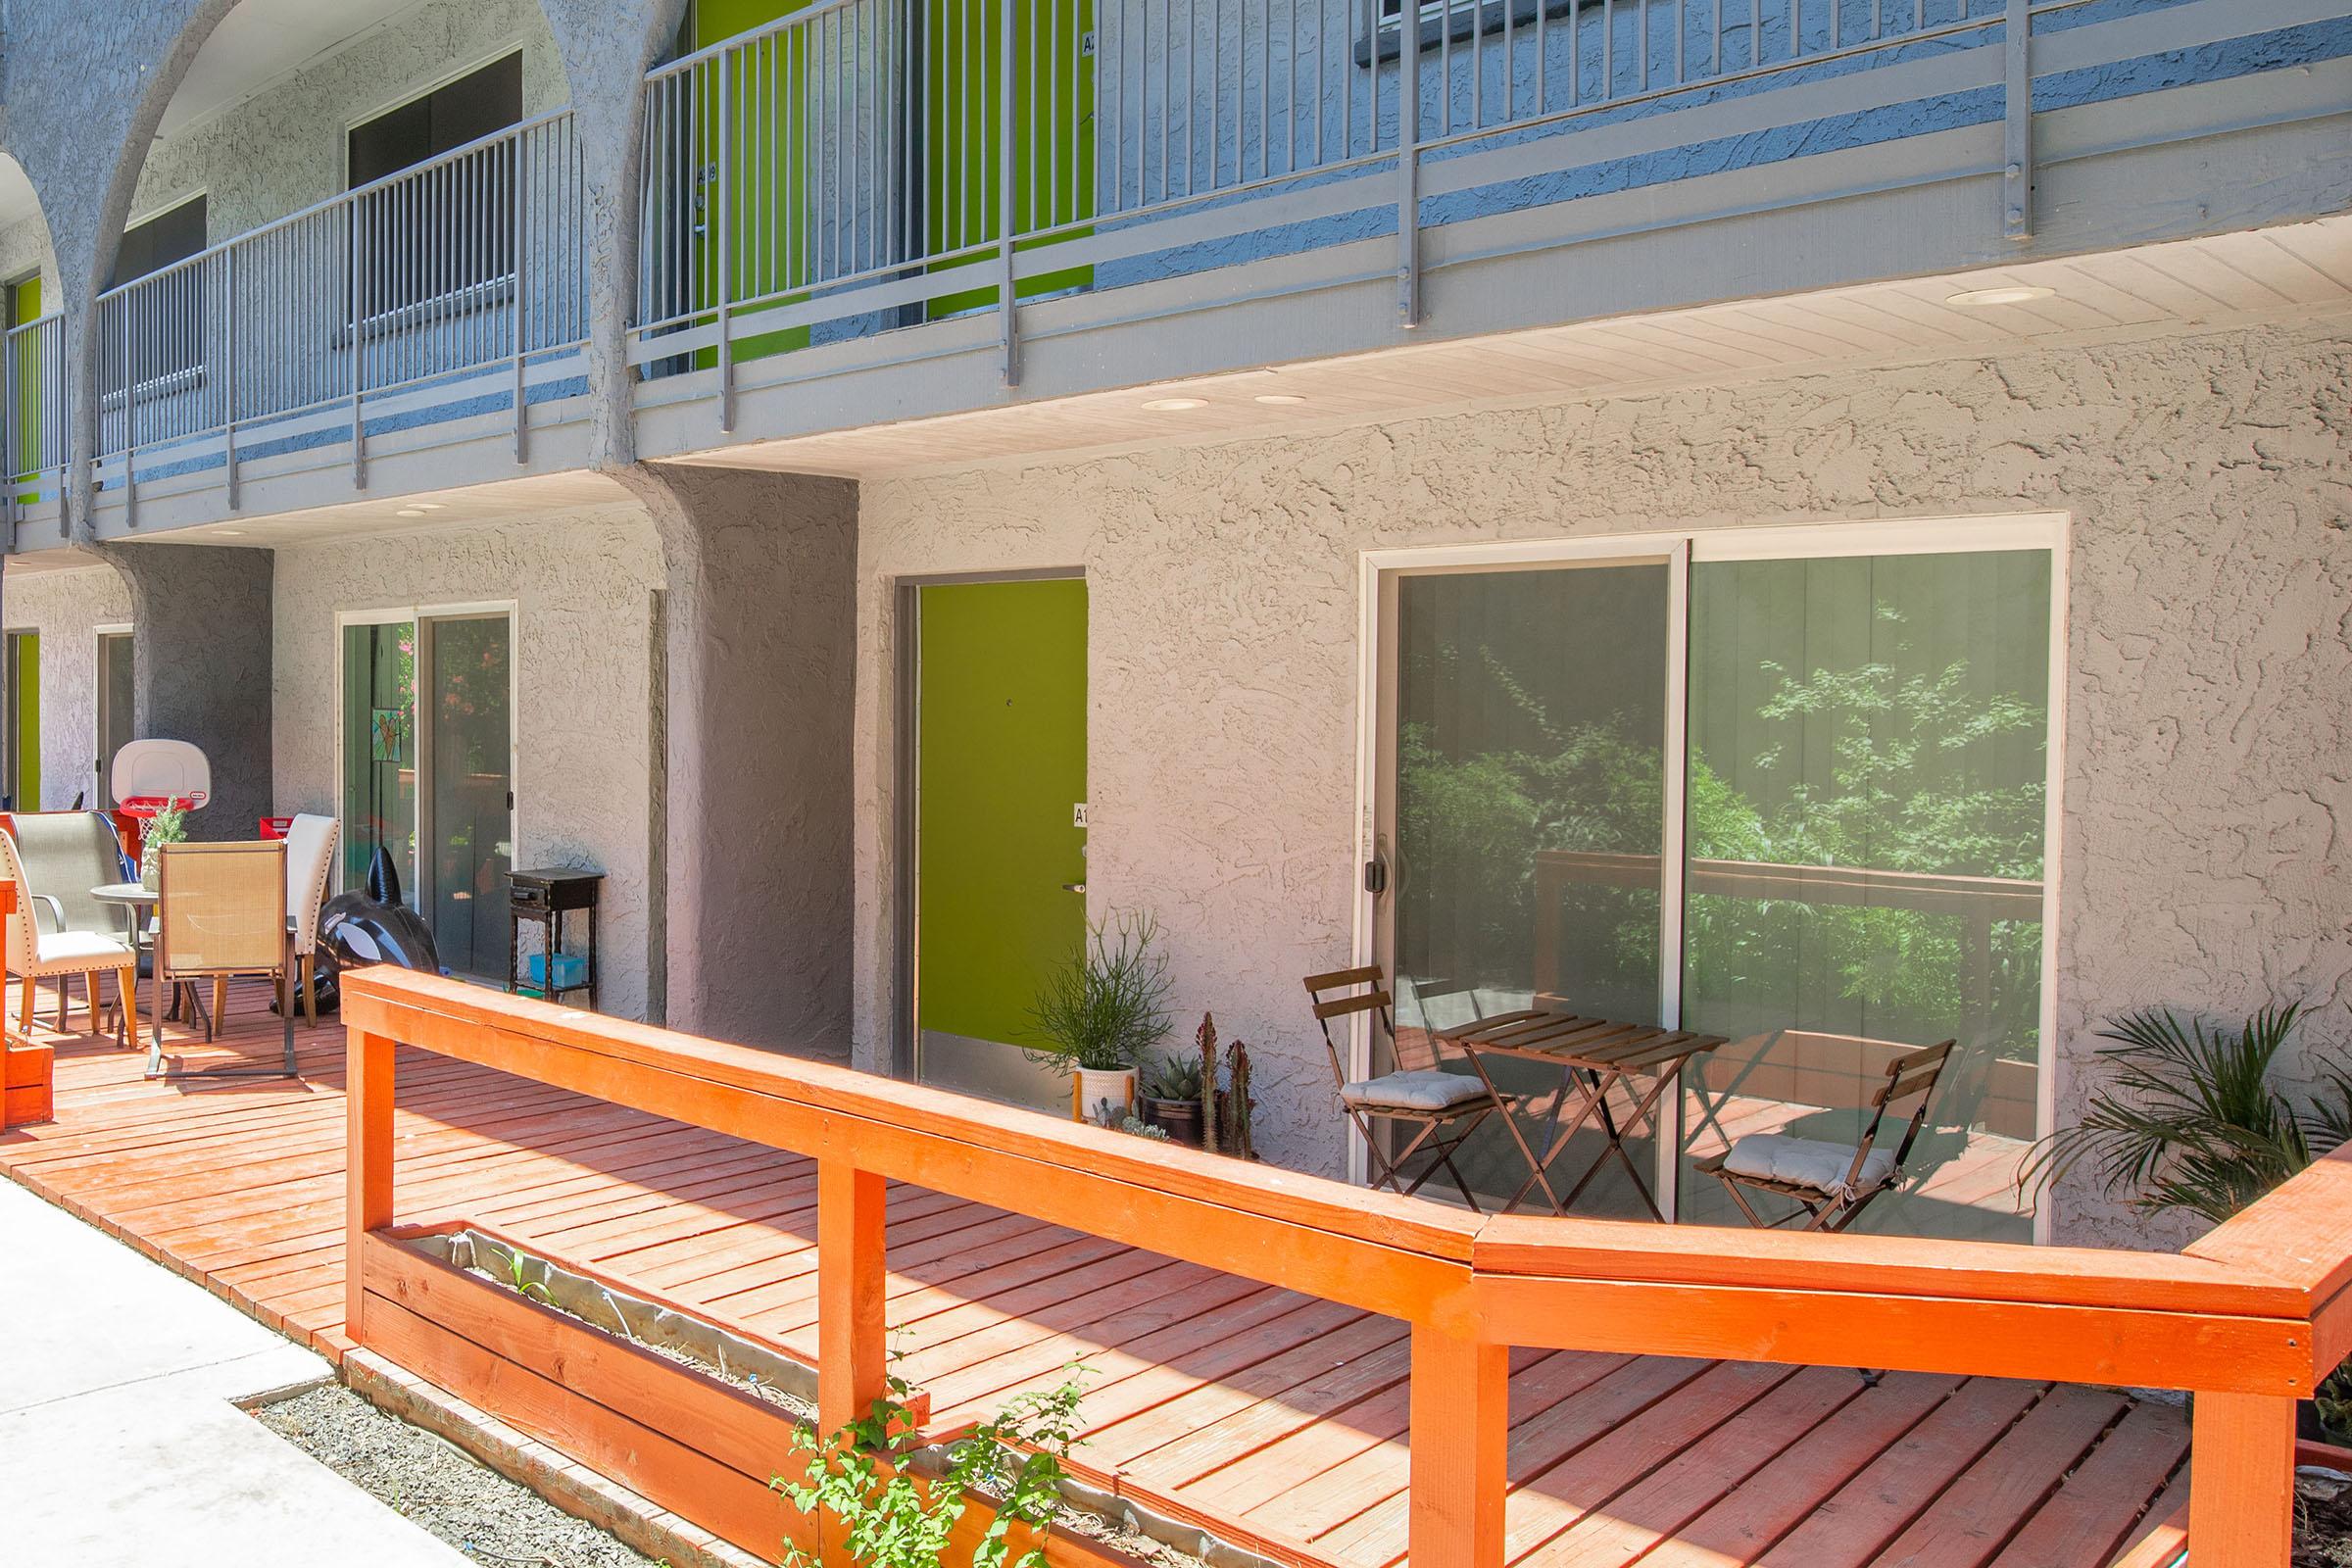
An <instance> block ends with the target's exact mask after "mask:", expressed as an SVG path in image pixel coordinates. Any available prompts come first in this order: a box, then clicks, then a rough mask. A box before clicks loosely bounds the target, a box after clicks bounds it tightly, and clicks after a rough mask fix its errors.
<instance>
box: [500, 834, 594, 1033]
mask: <svg viewBox="0 0 2352 1568" xmlns="http://www.w3.org/2000/svg"><path fill="white" fill-rule="evenodd" d="M511 880H512V882H513V883H514V888H513V891H512V892H511V893H510V894H509V895H508V898H507V989H508V990H509V991H521V990H524V989H526V982H525V981H524V979H523V976H522V923H523V922H524V921H525V920H536V921H538V922H539V928H540V932H541V935H542V937H543V939H544V940H543V943H542V946H543V948H544V950H545V952H546V955H547V958H546V964H547V969H546V979H547V984H546V986H545V988H544V989H541V990H540V992H539V994H540V995H541V996H543V997H545V998H546V999H547V1000H548V1001H550V1002H553V1001H555V1000H556V999H557V998H558V997H561V996H564V995H566V994H568V993H570V992H574V991H585V992H587V993H588V1010H589V1011H590V1012H594V1011H595V1010H596V901H597V895H598V894H599V893H600V892H601V891H602V890H603V888H604V883H605V873H604V872H602V871H582V870H574V869H571V868H569V867H564V866H555V867H550V868H548V869H545V870H539V871H516V872H515V873H513V875H512V877H511ZM574 909H579V910H585V911H586V912H587V915H588V951H587V952H586V953H585V954H583V955H582V956H583V957H585V958H586V959H587V973H586V975H585V976H584V977H583V978H582V979H581V980H579V981H577V982H575V983H574V984H571V985H567V986H566V985H558V984H557V983H556V956H557V955H558V954H560V953H562V952H563V951H564V915H565V914H566V913H568V912H570V911H571V910H574Z"/></svg>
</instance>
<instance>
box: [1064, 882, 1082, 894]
mask: <svg viewBox="0 0 2352 1568" xmlns="http://www.w3.org/2000/svg"><path fill="white" fill-rule="evenodd" d="M1061 891H1062V892H1064V893H1084V892H1085V891H1086V884H1085V883H1083V882H1064V883H1063V884H1062V885H1061Z"/></svg>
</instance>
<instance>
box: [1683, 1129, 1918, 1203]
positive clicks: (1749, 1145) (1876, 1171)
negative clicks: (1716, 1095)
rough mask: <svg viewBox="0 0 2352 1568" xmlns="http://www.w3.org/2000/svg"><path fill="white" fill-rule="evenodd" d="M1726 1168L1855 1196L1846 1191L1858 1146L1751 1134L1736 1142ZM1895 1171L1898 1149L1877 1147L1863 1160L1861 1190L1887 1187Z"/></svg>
mask: <svg viewBox="0 0 2352 1568" xmlns="http://www.w3.org/2000/svg"><path fill="white" fill-rule="evenodd" d="M1723 1168H1724V1169H1725V1170H1727V1171H1729V1172H1731V1173H1732V1174H1733V1175H1735V1176H1754V1177H1757V1178H1759V1179H1761V1180H1764V1181H1771V1182H1785V1183H1787V1184H1788V1185H1789V1186H1791V1187H1807V1188H1811V1189H1812V1190H1813V1191H1814V1192H1817V1193H1826V1194H1829V1195H1831V1196H1833V1197H1852V1196H1855V1195H1854V1194H1848V1193H1846V1192H1845V1190H1844V1189H1845V1177H1846V1173H1847V1172H1848V1171H1850V1170H1852V1169H1853V1168H1854V1146H1853V1145H1851V1144H1831V1143H1824V1142H1823V1141H1821V1140H1820V1139H1818V1138H1790V1137H1789V1136H1788V1135H1787V1134H1785V1133H1751V1134H1749V1135H1748V1136H1747V1137H1745V1138H1742V1139H1740V1141H1739V1142H1738V1143H1736V1144H1734V1145H1732V1150H1731V1152H1730V1153H1728V1154H1726V1155H1724V1156H1723ZM1893 1174H1894V1152H1893V1151H1892V1150H1887V1149H1874V1150H1872V1151H1871V1152H1870V1157H1869V1158H1868V1159H1866V1160H1864V1161H1863V1162H1862V1174H1861V1178H1860V1180H1859V1181H1858V1182H1857V1183H1856V1184H1855V1186H1856V1190H1857V1192H1869V1191H1870V1190H1871V1189H1873V1188H1876V1187H1883V1186H1885V1185H1886V1183H1887V1178H1888V1177H1889V1176H1892V1175H1893Z"/></svg>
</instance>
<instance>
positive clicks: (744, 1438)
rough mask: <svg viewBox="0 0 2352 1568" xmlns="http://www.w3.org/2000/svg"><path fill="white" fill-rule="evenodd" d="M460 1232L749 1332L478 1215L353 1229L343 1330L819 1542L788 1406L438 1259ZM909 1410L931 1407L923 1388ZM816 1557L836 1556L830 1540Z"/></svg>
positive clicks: (1056, 1556)
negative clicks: (799, 1479)
mask: <svg viewBox="0 0 2352 1568" xmlns="http://www.w3.org/2000/svg"><path fill="white" fill-rule="evenodd" d="M466 1233H471V1234H473V1235H476V1236H481V1237H486V1238H488V1239H489V1240H490V1241H492V1242H495V1243H497V1244H499V1245H500V1246H503V1247H512V1248H516V1249H518V1250H520V1251H522V1252H523V1253H524V1254H525V1255H526V1256H528V1257H531V1258H535V1259H542V1260H545V1261H547V1262H549V1263H552V1264H553V1265H555V1267H557V1268H559V1269H561V1270H564V1272H566V1273H568V1274H571V1275H573V1276H575V1277H576V1278H577V1279H579V1280H583V1281H587V1282H590V1283H591V1284H593V1285H596V1286H602V1287H605V1288H609V1289H611V1290H613V1292H614V1293H615V1295H625V1297H626V1298H627V1299H625V1300H624V1301H622V1302H621V1303H620V1309H622V1311H623V1316H624V1317H626V1316H628V1315H629V1314H630V1313H631V1312H633V1311H634V1310H635V1309H636V1306H637V1305H639V1304H650V1306H651V1308H652V1309H653V1310H656V1311H659V1312H661V1313H662V1314H663V1315H664V1316H665V1317H666V1318H668V1319H670V1320H673V1321H674V1322H675V1323H678V1324H684V1325H688V1326H692V1327H699V1328H700V1329H702V1330H707V1331H708V1332H709V1333H711V1334H712V1335H716V1336H721V1337H724V1338H725V1339H727V1340H728V1341H729V1342H731V1343H741V1342H742V1341H743V1340H745V1339H747V1338H749V1336H745V1335H744V1334H743V1331H742V1330H741V1329H739V1328H731V1327H729V1326H727V1325H725V1324H723V1323H719V1322H717V1321H715V1320H713V1319H711V1318H710V1317H708V1316H706V1315H704V1314H701V1313H697V1312H695V1311H693V1310H692V1309H691V1308H687V1307H683V1306H678V1305H676V1304H674V1303H668V1302H651V1303H648V1299H647V1298H646V1296H645V1295H644V1293H643V1292H642V1291H639V1290H635V1289H632V1288H630V1287H628V1286H626V1285H624V1284H622V1283H620V1282H618V1281H614V1280H612V1279H610V1278H608V1277H606V1276H602V1275H599V1274H597V1273H596V1272H595V1271H594V1270H592V1269H587V1268H584V1267H581V1266H579V1265H577V1264H573V1263H569V1262H565V1261H564V1260H563V1259H561V1258H556V1257H552V1256H550V1254H549V1253H547V1252H546V1251H545V1250H543V1249H539V1248H536V1247H532V1246H529V1245H528V1244H522V1243H517V1242H515V1241H512V1240H510V1239H509V1238H507V1237H504V1236H502V1235H500V1234H499V1233H498V1232H496V1231H493V1230H491V1229H490V1228H489V1227H487V1226H479V1225H468V1224H464V1223H453V1224H447V1225H437V1226H428V1227H414V1226H408V1227H393V1228H391V1229H387V1230H380V1231H370V1232H369V1233H368V1234H367V1235H366V1236H364V1237H362V1238H361V1241H360V1255H359V1257H358V1259H357V1266H358V1267H359V1269H360V1271H361V1283H362V1286H363V1288H364V1294H363V1296H362V1298H361V1306H360V1314H359V1319H358V1321H357V1322H355V1323H354V1324H353V1325H352V1330H353V1337H354V1339H355V1340H357V1342H358V1343H359V1344H361V1345H364V1346H366V1347H368V1348H370V1349H372V1350H375V1351H377V1352H378V1353H380V1354H382V1355H384V1356H386V1357H387V1358H389V1359H390V1360H392V1361H395V1362H397V1363H398V1364H400V1365H401V1366H403V1367H406V1368H407V1369H408V1370H410V1371H411V1372H414V1373H416V1374H417V1376H419V1377H421V1378H423V1379H425V1380H426V1381H427V1382H430V1383H434V1384H437V1385H439V1386H440V1387H441V1388H444V1389H447V1390H448V1391H450V1392H451V1393H453V1394H455V1395H457V1396H459V1397H461V1398H464V1399H466V1401H468V1402H469V1403H472V1404H474V1405H476V1406H478V1407H480V1408H481V1409H484V1410H487V1411H489V1412H491V1413H492V1414H494V1415H496V1416H498V1417H499V1418H500V1419H502V1420H504V1421H506V1422H507V1423H509V1424H510V1425H512V1426H514V1427H515V1428H516V1429H518V1430H519V1431H521V1432H523V1433H526V1434H527V1435H529V1436H531V1437H533V1438H536V1439H538V1440H539V1441H540V1442H542V1443H545V1444H547V1445H548V1446H551V1447H554V1448H557V1449H559V1450H561V1451H562V1452H564V1453H566V1454H568V1455H570V1456H572V1457H573V1458H575V1459H577V1460H579V1461H580V1463H582V1464H583V1465H585V1466H586V1467H587V1468H589V1469H591V1470H594V1471H596V1472H597V1473H598V1474H600V1475H604V1476H608V1477H610V1478H612V1479H613V1480H614V1481H617V1482H619V1483H621V1484H622V1485H623V1486H626V1487H629V1488H630V1489H632V1490H634V1491H635V1492H637V1493H638V1494H640V1495H643V1496H645V1497H647V1498H649V1499H650V1500H652V1501H653V1502H655V1503H658V1504H659V1505H661V1506H662V1507H663V1508H667V1509H669V1510H670V1511H671V1512H673V1513H675V1514H677V1515H678V1516H679V1517H680V1518H683V1519H686V1520H689V1521H691V1522H692V1523H694V1524H697V1525H700V1526H701V1527H703V1528H704V1529H706V1530H708V1531H710V1532H711V1533H712V1534H713V1535H716V1536H719V1537H721V1538H723V1539H724V1540H726V1541H728V1542H731V1543H732V1544H735V1545H737V1546H740V1547H742V1548H743V1549H744V1550H746V1551H750V1552H753V1553H756V1554H758V1555H759V1556H760V1557H761V1558H762V1559H763V1560H767V1561H773V1560H774V1559H775V1557H776V1554H777V1550H778V1547H779V1544H781V1543H783V1542H785V1541H787V1540H789V1541H791V1542H792V1543H794V1544H796V1545H798V1546H800V1547H802V1548H803V1549H804V1550H809V1551H814V1550H816V1549H817V1546H818V1544H819V1543H818V1540H817V1528H816V1524H815V1522H814V1521H812V1520H810V1519H808V1518H807V1517H805V1516H803V1515H802V1514H800V1513H799V1512H798V1511H796V1510H795V1509H794V1508H793V1506H792V1504H791V1503H790V1502H789V1501H787V1500H786V1499H785V1498H784V1497H783V1496H782V1495H779V1494H777V1493H776V1492H775V1491H774V1490H772V1489H771V1487H770V1486H769V1482H770V1481H771V1480H773V1479H774V1478H775V1477H776V1476H777V1475H778V1474H779V1473H781V1472H793V1473H797V1469H798V1466H797V1463H796V1462H795V1460H794V1456H793V1449H792V1434H793V1430H794V1427H795V1425H796V1419H795V1416H794V1414H793V1412H792V1411H791V1410H789V1409H788V1408H786V1407H785V1406H782V1405H779V1404H774V1403H771V1402H769V1401H767V1400H764V1399H761V1398H760V1397H757V1396H755V1395H753V1394H750V1393H748V1392H746V1391H745V1390H743V1389H741V1388H738V1387H736V1386H735V1385H733V1384H730V1383H727V1382H724V1381H722V1380H720V1379H718V1378H716V1377H713V1376H711V1375H710V1374H708V1373H706V1372H703V1371H701V1370H700V1369H698V1368H696V1367H693V1366H689V1365H686V1364H684V1363H681V1362H679V1361H674V1360H672V1359H670V1358H669V1357H668V1356H665V1355H662V1354H659V1353H657V1352H656V1351H654V1350H651V1349H648V1348H644V1347H643V1346H640V1345H637V1344H632V1343H631V1342H630V1341H628V1340H627V1339H624V1338H622V1337H620V1336H619V1335H616V1334H612V1333H608V1332H606V1331H604V1330H603V1329H600V1328H596V1327H592V1326H590V1325H589V1324H588V1323H585V1322H582V1321H581V1320H580V1319H579V1318H577V1317H574V1316H572V1315H570V1314H569V1313H566V1312H560V1311H557V1310H556V1309H555V1308H553V1307H550V1306H545V1305H542V1304H541V1303H540V1302H538V1301H536V1300H533V1299H528V1298H526V1297H524V1296H522V1295H521V1294H519V1293H518V1292H516V1291H515V1290H512V1289H510V1288H508V1287H507V1286H504V1285H500V1284H494V1283H492V1282H491V1281H489V1280H485V1279H482V1278H480V1277H478V1276H476V1275H474V1274H471V1273H468V1272H466V1270H465V1269H463V1268H461V1267H459V1266H457V1265H456V1264H454V1263H452V1262H450V1261H448V1260H447V1254H448V1253H449V1252H450V1250H451V1248H452V1244H453V1242H454V1241H455V1240H456V1239H457V1238H460V1237H462V1236H464V1235H466ZM437 1254H438V1255H437ZM461 1255H462V1254H461ZM759 1348H760V1349H762V1350H763V1351H764V1352H765V1353H767V1354H769V1355H772V1356H775V1357H777V1358H779V1359H780V1360H782V1361H784V1362H789V1363H791V1364H793V1365H795V1366H798V1367H800V1368H802V1369H803V1370H804V1371H806V1372H808V1374H809V1377H810V1378H811V1379H812V1378H813V1376H814V1373H813V1369H811V1368H809V1366H808V1363H807V1361H806V1360H805V1359H804V1358H802V1357H798V1356H795V1355H793V1354H792V1352H791V1351H789V1350H786V1349H785V1348H782V1347H779V1346H775V1345H772V1344H766V1343H764V1342H760V1343H759ZM811 1386H812V1385H811ZM915 1414H916V1417H917V1419H918V1420H921V1419H923V1418H925V1416H926V1415H927V1411H925V1410H924V1409H923V1408H922V1407H921V1404H920V1402H919V1401H917V1402H916V1405H915ZM989 1518H990V1515H989V1512H988V1509H987V1507H986V1505H985V1504H983V1503H979V1502H974V1503H973V1505H972V1506H971V1507H970V1508H969V1509H968V1510H967V1511H966V1512H965V1514H964V1517H963V1521H962V1525H961V1528H960V1529H959V1531H958V1541H959V1543H960V1551H959V1553H958V1555H957V1557H956V1559H955V1560H957V1561H961V1560H963V1557H962V1553H963V1552H968V1550H969V1548H970V1546H971V1544H973V1543H974V1542H975V1541H977V1539H978V1538H979V1535H980V1533H981V1531H982V1530H983V1529H984V1528H985V1527H986V1525H987V1523H988V1521H989ZM1046 1552H1047V1557H1048V1559H1049V1561H1051V1562H1053V1563H1054V1564H1055V1568H1063V1565H1067V1568H1103V1565H1106V1564H1116V1565H1122V1568H1124V1565H1127V1564H1128V1563H1129V1562H1130V1559H1128V1558H1126V1557H1125V1556H1123V1555H1121V1554H1120V1553H1118V1552H1116V1551H1113V1550H1108V1549H1105V1548H1103V1547H1100V1546H1098V1545H1096V1544H1093V1543H1089V1542H1086V1541H1084V1540H1082V1539H1080V1538H1078V1537H1075V1536H1066V1535H1064V1534H1063V1533H1062V1532H1060V1531H1055V1532H1054V1534H1053V1535H1052V1536H1051V1537H1050V1539H1049V1540H1048V1541H1047V1543H1046ZM826 1557H827V1560H829V1561H839V1560H842V1559H841V1558H840V1556H839V1554H838V1553H837V1552H835V1551H832V1550H828V1551H827V1552H826Z"/></svg>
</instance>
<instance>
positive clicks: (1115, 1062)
mask: <svg viewBox="0 0 2352 1568" xmlns="http://www.w3.org/2000/svg"><path fill="white" fill-rule="evenodd" d="M1158 939H1159V926H1158V923H1157V922H1156V921H1154V920H1153V919H1152V917H1151V916H1150V915H1119V916H1116V917H1114V918H1112V919H1110V920H1107V921H1103V922H1100V923H1098V924H1096V925H1093V926H1091V927H1089V928H1088V932H1087V940H1086V941H1085V942H1083V943H1081V944H1080V945H1079V948H1078V951H1077V952H1075V953H1073V954H1071V955H1070V957H1069V961H1067V962H1066V963H1064V964H1062V965H1061V966H1060V967H1059V968H1057V969H1055V970H1054V972H1053V974H1052V975H1051V976H1049V977H1048V978H1047V980H1046V984H1045V988H1044V989H1043V990H1041V991H1040V992H1039V993H1038V997H1037V1004H1036V1005H1035V1006H1033V1007H1032V1008H1030V1018H1031V1019H1032V1021H1033V1022H1034V1023H1035V1024H1036V1026H1037V1033H1038V1035H1039V1036H1040V1037H1041V1038H1043V1039H1044V1040H1045V1041H1046V1042H1047V1043H1048V1045H1049V1046H1050V1047H1051V1048H1052V1049H1050V1050H1046V1051H1033V1052H1030V1053H1029V1057H1030V1059H1031V1060H1033V1061H1036V1062H1039V1063H1040V1064H1042V1065H1044V1066H1048V1067H1051V1068H1053V1069H1054V1071H1056V1072H1059V1073H1065V1074H1074V1075H1075V1076H1076V1078H1077V1104H1076V1106H1075V1108H1074V1115H1075V1116H1076V1118H1077V1119H1078V1120H1081V1121H1093V1120H1100V1119H1102V1107H1103V1105H1104V1104H1105V1103H1107V1104H1108V1105H1110V1106H1111V1107H1113V1108H1114V1109H1116V1110H1117V1111H1119V1112H1120V1114H1122V1115H1124V1114H1127V1113H1129V1112H1132V1111H1133V1110H1134V1108H1135V1064H1136V1062H1137V1061H1139V1060H1140V1059H1142V1057H1143V1055H1144V1054H1145V1053H1146V1052H1148V1051H1150V1050H1151V1049H1152V1047H1153V1046H1155V1045H1157V1044H1159V1042H1160V1041H1161V1040H1162V1039H1163V1038H1165V1037H1166V1035H1167V1032H1168V1012H1167V1005H1166V1004H1167V996H1168V987H1169V984H1170V982H1169V979H1168V960H1167V957H1166V956H1165V955H1164V954H1162V953H1160V952H1159V951H1158V949H1157V947H1156V946H1155V944H1156V943H1157V941H1158Z"/></svg>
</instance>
